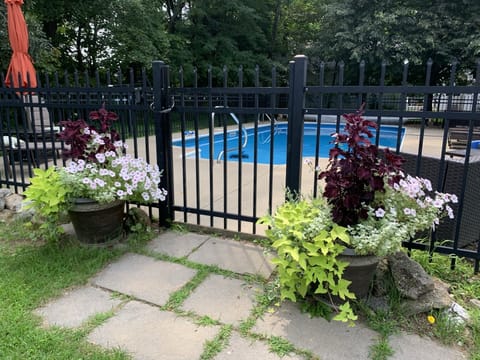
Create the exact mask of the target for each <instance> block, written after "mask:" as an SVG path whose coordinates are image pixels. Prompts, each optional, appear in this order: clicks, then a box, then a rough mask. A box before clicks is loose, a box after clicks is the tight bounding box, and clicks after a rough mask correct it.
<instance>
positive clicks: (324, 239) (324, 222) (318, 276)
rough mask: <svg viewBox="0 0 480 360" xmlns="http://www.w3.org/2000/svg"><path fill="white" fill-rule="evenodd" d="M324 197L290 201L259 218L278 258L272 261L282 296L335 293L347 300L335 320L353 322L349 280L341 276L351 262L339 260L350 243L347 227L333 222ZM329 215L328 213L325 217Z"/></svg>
mask: <svg viewBox="0 0 480 360" xmlns="http://www.w3.org/2000/svg"><path fill="white" fill-rule="evenodd" d="M324 206H326V204H325V203H324V202H323V201H322V200H321V199H315V200H312V201H307V200H303V199H302V200H297V201H288V202H286V203H285V204H283V205H282V206H280V207H279V208H278V209H277V211H276V213H275V214H274V215H273V216H271V217H270V216H266V217H263V218H261V219H260V221H259V222H260V223H261V224H264V225H268V226H269V227H270V228H269V229H268V230H266V234H267V236H268V237H269V239H270V240H271V241H272V247H273V249H275V250H276V252H277V255H278V257H276V258H274V259H273V260H272V262H273V264H275V265H276V266H277V271H278V275H279V279H280V294H281V299H282V300H284V299H290V300H291V301H297V299H298V298H305V297H306V296H307V294H312V293H313V294H319V295H323V296H326V297H327V299H328V298H330V297H331V296H336V297H338V298H340V299H341V300H343V301H345V302H344V303H343V304H342V305H340V306H339V307H338V309H337V310H338V314H337V315H336V316H335V317H334V320H339V321H349V320H350V321H351V320H355V319H356V316H355V315H354V314H353V311H352V309H351V307H350V303H349V301H348V299H355V295H354V294H353V293H351V292H350V291H349V290H348V286H349V285H350V282H349V281H347V280H345V279H343V278H342V275H343V272H344V270H345V268H346V267H347V265H348V263H347V262H344V261H341V260H339V259H337V256H338V255H340V254H341V253H342V251H343V250H344V249H345V246H344V245H343V244H349V242H350V238H349V236H348V234H347V229H346V228H344V227H341V226H339V225H337V224H335V223H333V222H332V220H331V219H330V218H329V216H328V214H329V212H325V211H322V208H323V207H324ZM324 214H326V216H323V215H324Z"/></svg>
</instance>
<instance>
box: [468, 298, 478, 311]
mask: <svg viewBox="0 0 480 360" xmlns="http://www.w3.org/2000/svg"><path fill="white" fill-rule="evenodd" d="M470 304H472V305H473V306H476V307H477V308H479V309H480V300H478V299H470Z"/></svg>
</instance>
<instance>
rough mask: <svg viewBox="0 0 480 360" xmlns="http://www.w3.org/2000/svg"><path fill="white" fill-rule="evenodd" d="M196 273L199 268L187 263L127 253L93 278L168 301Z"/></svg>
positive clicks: (150, 299) (142, 296)
mask: <svg viewBox="0 0 480 360" xmlns="http://www.w3.org/2000/svg"><path fill="white" fill-rule="evenodd" d="M195 273H196V271H195V270H192V269H189V268H187V267H185V266H183V265H179V264H174V263H171V262H166V261H159V260H155V259H153V258H151V257H148V256H143V255H136V254H127V255H125V256H123V257H122V258H121V259H120V260H118V261H117V262H115V263H112V264H110V265H108V266H107V267H106V268H105V269H104V270H103V271H102V272H100V274H99V275H98V276H97V277H95V278H94V279H93V283H94V284H95V285H97V286H101V287H103V288H106V289H110V290H113V291H118V292H121V293H124V294H128V295H132V296H134V297H136V298H137V299H140V300H145V301H148V302H151V303H154V304H157V305H164V304H165V303H166V302H167V300H168V298H169V295H170V294H171V293H172V292H174V291H176V290H178V289H180V288H181V287H182V286H183V285H185V284H186V283H187V282H188V281H189V280H190V279H191V278H192V277H193V276H194V275H195Z"/></svg>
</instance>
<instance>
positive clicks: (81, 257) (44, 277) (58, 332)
mask: <svg viewBox="0 0 480 360" xmlns="http://www.w3.org/2000/svg"><path fill="white" fill-rule="evenodd" d="M3 226H4V225H2V228H1V229H0V231H1V233H2V234H5V233H7V232H9V230H10V228H9V227H7V226H5V227H3ZM2 240H3V236H2ZM2 240H0V245H3V244H2ZM119 255H120V253H119V252H118V251H112V249H101V248H95V249H94V248H85V247H78V246H70V245H68V244H65V246H62V247H60V246H54V245H51V244H48V245H42V246H25V245H22V246H20V245H18V246H15V247H14V248H13V249H12V248H10V249H9V250H6V249H3V247H2V246H0V268H1V269H2V271H0V309H2V310H1V311H0V328H1V329H2V330H1V331H2V341H0V354H1V356H0V357H1V358H2V359H95V360H97V359H105V360H106V359H127V358H128V357H127V355H126V354H125V353H123V354H122V353H121V352H120V351H118V350H115V351H110V350H101V349H99V348H96V347H94V346H92V345H91V344H88V343H87V341H86V336H87V334H88V332H85V331H84V329H79V330H69V329H60V328H58V327H55V328H49V329H45V328H42V327H41V326H40V323H39V319H38V317H36V316H34V315H33V314H32V311H33V309H36V308H38V307H39V306H41V305H43V304H44V303H45V302H46V301H47V300H48V299H50V298H52V297H55V296H59V295H60V294H61V293H62V291H63V290H64V289H65V288H68V287H73V286H76V285H80V284H84V283H85V282H86V281H87V280H88V279H89V278H90V277H92V276H93V275H94V274H95V273H97V272H98V271H99V270H100V269H101V268H102V267H104V266H105V265H106V264H107V263H108V262H109V261H112V260H113V259H115V258H116V257H118V256H119Z"/></svg>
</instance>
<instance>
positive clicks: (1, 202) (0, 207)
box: [0, 197, 5, 211]
mask: <svg viewBox="0 0 480 360" xmlns="http://www.w3.org/2000/svg"><path fill="white" fill-rule="evenodd" d="M3 209H5V198H2V197H0V211H3Z"/></svg>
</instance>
